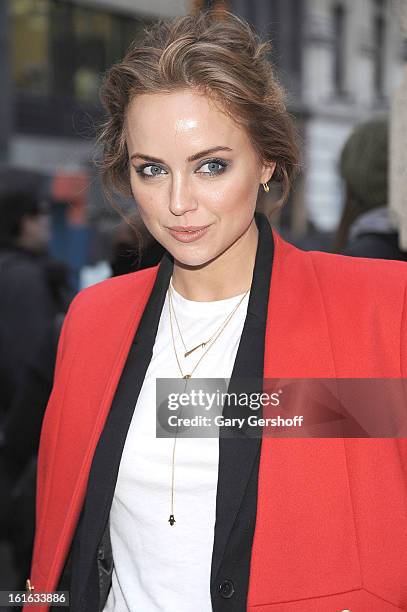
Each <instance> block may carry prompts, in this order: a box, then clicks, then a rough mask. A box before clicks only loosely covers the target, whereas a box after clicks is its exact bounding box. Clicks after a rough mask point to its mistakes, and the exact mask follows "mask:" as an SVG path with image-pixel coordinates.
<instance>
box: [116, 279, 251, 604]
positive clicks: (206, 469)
mask: <svg viewBox="0 0 407 612" xmlns="http://www.w3.org/2000/svg"><path fill="white" fill-rule="evenodd" d="M172 295H173V305H174V310H175V313H176V316H177V320H178V322H179V325H180V329H181V333H182V336H183V338H184V341H185V344H186V346H187V348H188V349H189V348H192V347H194V346H196V345H197V344H198V343H199V342H203V341H205V340H207V339H208V338H209V337H210V336H211V334H212V333H213V332H215V331H216V330H217V329H218V328H219V326H220V325H221V324H222V322H223V321H224V320H225V319H226V317H227V316H228V314H230V313H231V312H232V310H233V308H234V307H235V306H236V304H237V303H238V302H239V301H240V300H241V298H242V295H240V296H236V297H233V298H229V299H226V300H219V301H214V302H195V301H191V300H187V299H185V298H184V297H183V296H181V295H180V294H179V293H177V292H176V291H175V290H174V289H173V290H172ZM248 300H249V294H247V295H246V297H245V298H244V300H243V302H242V303H241V305H240V306H239V308H238V309H237V311H236V312H235V314H234V315H233V317H232V318H231V320H230V321H229V323H228V325H226V327H225V329H224V330H223V332H222V333H221V335H220V336H219V338H218V339H217V340H216V342H215V343H214V345H213V346H212V347H211V349H210V350H209V351H208V354H207V355H206V356H205V357H204V358H203V359H202V361H201V363H200V364H199V366H198V368H197V369H196V371H195V372H194V374H193V376H194V377H199V378H204V377H207V378H230V376H231V374H232V370H233V365H234V362H235V357H236V352H237V348H238V346H239V342H240V336H241V333H242V329H243V324H244V320H245V317H246V312H247V305H248ZM174 323H175V322H174ZM173 329H174V336H175V343H176V348H177V352H178V356H179V359H180V363H181V368H182V370H183V372H184V373H189V372H190V371H191V370H192V368H193V367H194V365H195V364H196V363H197V361H198V360H199V358H200V356H201V355H202V352H203V351H205V349H206V348H207V347H205V348H203V349H201V348H199V349H197V350H196V351H194V353H192V354H191V355H189V356H188V357H187V358H184V352H185V351H184V349H183V345H182V343H181V339H180V336H179V333H178V330H177V328H176V324H174V325H173ZM172 377H175V378H180V372H179V369H178V365H177V362H176V359H175V355H174V348H173V344H172V340H171V328H170V320H169V310H168V294H167V297H166V300H165V303H164V307H163V310H162V313H161V317H160V322H159V326H158V332H157V336H156V340H155V344H154V349H153V356H152V359H151V362H150V365H149V367H148V369H147V372H146V376H145V380H144V383H143V386H142V388H141V391H140V395H139V398H138V400H137V404H136V408H135V411H134V414H133V418H132V421H131V424H130V428H129V431H128V435H127V438H126V442H125V445H124V449H123V454H122V458H121V463H120V469H119V474H118V479H117V483H116V488H115V493H114V498H113V502H112V507H111V512H110V536H111V542H112V549H113V559H114V570H113V575H112V588H111V589H110V592H109V596H108V599H107V602H106V605H105V607H104V612H191V611H192V610H194V611H195V610H199V612H206V611H208V612H209V611H211V610H212V604H211V597H210V571H211V561H212V549H213V536H214V525H215V511H216V490H217V481H218V462H219V439H218V438H190V439H187V438H180V437H179V438H177V442H176V450H175V477H174V515H175V519H176V523H175V525H173V526H171V525H170V524H169V522H168V518H169V515H170V514H171V476H172V452H173V447H174V439H173V438H156V410H155V397H156V391H155V384H156V378H172Z"/></svg>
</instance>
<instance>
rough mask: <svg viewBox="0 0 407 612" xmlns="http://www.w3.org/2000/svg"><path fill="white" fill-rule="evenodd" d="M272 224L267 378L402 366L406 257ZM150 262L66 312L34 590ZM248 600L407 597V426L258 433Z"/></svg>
mask: <svg viewBox="0 0 407 612" xmlns="http://www.w3.org/2000/svg"><path fill="white" fill-rule="evenodd" d="M273 235H274V241H275V256H274V263H273V273H272V281H271V289H270V298H269V309H268V318H267V331H266V348H265V355H264V375H265V377H266V378H278V377H287V378H288V377H321V378H322V377H325V378H330V377H368V378H369V377H407V346H406V338H407V313H406V286H407V267H406V265H405V263H402V262H389V261H383V260H366V259H354V258H349V257H343V256H339V255H330V254H326V253H319V252H303V251H301V250H299V249H297V248H295V247H293V246H292V245H290V244H288V243H287V242H285V241H284V240H282V238H281V237H280V236H279V235H278V234H277V232H275V231H273ZM156 273H157V268H150V269H147V270H143V271H141V272H137V273H134V274H129V275H126V276H122V277H117V278H114V279H109V280H107V281H104V282H103V283H100V284H98V285H95V286H93V287H90V288H89V289H86V290H85V291H82V292H81V293H80V294H79V296H78V297H77V298H76V299H75V300H74V302H73V304H72V306H71V308H70V311H69V314H68V316H67V319H66V322H65V325H64V328H63V332H62V336H61V341H60V344H59V349H58V358H57V367H56V377H55V384H54V389H53V392H52V395H51V398H50V402H49V405H48V408H47V412H46V416H45V420H44V425H43V431H42V437H41V446H40V455H39V474H38V499H37V531H36V538H35V547H34V556H33V565H32V573H31V582H32V584H33V585H34V587H35V590H36V591H37V592H38V591H52V590H54V589H55V588H56V585H57V584H58V579H59V576H60V574H61V571H62V568H63V565H64V561H65V559H66V556H67V553H68V551H69V547H70V543H71V540H72V537H73V533H74V531H75V527H76V524H77V520H78V516H79V513H80V510H81V506H82V502H83V499H84V495H85V491H86V484H87V479H88V475H89V469H90V465H91V462H92V457H93V454H94V451H95V447H96V444H97V441H98V438H99V436H100V433H101V431H102V429H103V425H104V422H105V419H106V416H107V414H108V412H109V408H110V405H111V403H112V398H113V396H114V392H115V389H116V386H117V384H118V381H119V378H120V375H121V372H122V369H123V366H124V364H125V361H126V356H127V354H128V351H129V347H130V343H131V341H132V339H133V337H134V334H135V330H136V329H137V326H138V323H139V321H140V318H141V315H142V313H143V309H144V307H145V305H146V302H147V300H148V296H149V294H150V292H151V289H152V287H153V284H154V280H155V276H156ZM271 347H272V349H271ZM36 609H40V610H42V611H44V612H45V610H47V609H48V608H47V607H46V606H43V607H41V608H36ZM247 609H248V610H249V611H250V612H297V611H298V612H318V611H319V612H340V611H341V610H352V612H372V611H380V612H394V611H395V610H407V439H360V438H357V439H355V438H354V439H351V438H349V439H343V438H339V439H274V438H264V440H263V443H262V447H261V457H260V468H259V484H258V504H257V518H256V528H255V534H254V541H253V548H252V554H251V565H250V581H249V594H248V608H247ZM27 610H28V608H27Z"/></svg>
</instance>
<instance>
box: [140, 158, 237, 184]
mask: <svg viewBox="0 0 407 612" xmlns="http://www.w3.org/2000/svg"><path fill="white" fill-rule="evenodd" d="M212 164H217V165H218V166H219V168H218V169H217V170H210V171H209V172H198V174H204V175H207V176H208V177H209V178H212V177H216V176H219V175H220V174H222V173H223V172H225V170H226V169H227V168H228V166H229V165H230V162H228V161H226V160H225V159H219V158H217V157H214V158H212V159H208V160H206V161H204V162H203V163H202V164H201V166H199V168H198V169H201V168H204V167H205V166H210V165H212ZM147 168H151V169H153V170H158V171H159V172H151V173H146V172H144V170H146V169H147ZM161 170H164V168H163V167H162V166H159V165H158V164H149V163H145V164H141V165H140V166H136V173H137V174H138V175H139V176H140V178H142V179H147V180H149V179H152V178H154V177H156V176H163V174H162V173H161V172H160V171H161ZM164 174H166V173H165V172H164Z"/></svg>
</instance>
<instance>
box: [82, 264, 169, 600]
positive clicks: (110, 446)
mask: <svg viewBox="0 0 407 612" xmlns="http://www.w3.org/2000/svg"><path fill="white" fill-rule="evenodd" d="M172 269H173V261H172V259H171V257H170V256H169V255H168V254H167V253H165V254H164V256H163V259H162V260H161V263H160V267H159V270H158V273H157V277H156V280H155V283H154V286H153V289H152V292H151V294H150V298H149V300H148V302H147V304H146V307H145V309H144V312H143V315H142V318H141V320H140V324H139V326H138V329H137V331H136V334H135V337H134V341H133V343H132V345H131V348H130V351H129V354H128V357H127V360H126V364H125V366H124V368H123V372H122V375H121V378H120V381H119V384H118V386H117V389H116V393H115V396H114V399H113V402H112V406H111V409H110V412H109V414H108V417H107V420H106V423H105V426H104V429H103V431H102V434H101V436H100V438H99V442H98V445H97V447H96V451H95V454H94V457H93V462H92V466H91V470H90V475H89V481H88V487H87V492H86V498H85V502H84V506H83V511H82V519H81V522H80V526H79V527H78V531H77V534H76V536H75V542H74V550H75V558H76V563H75V567H74V568H73V572H72V587H73V588H72V594H71V597H72V603H73V604H74V603H75V604H78V599H81V598H82V597H84V598H85V599H84V600H83V601H82V604H81V605H83V604H85V608H84V609H86V610H88V611H89V612H91V610H92V606H93V601H94V597H93V594H94V593H93V591H92V589H93V588H94V587H93V586H92V585H90V583H91V582H92V580H89V581H88V577H89V576H90V575H91V571H92V568H93V567H94V565H95V563H94V562H95V555H96V552H97V547H98V544H99V542H100V539H101V537H102V534H103V531H104V528H105V525H106V522H107V520H108V516H109V512H110V508H111V505H112V500H113V495H114V490H115V486H116V480H117V475H118V471H119V466H120V460H121V456H122V452H123V447H124V443H125V440H126V436H127V432H128V428H129V426H130V422H131V419H132V416H133V412H134V408H135V406H136V402H137V398H138V396H139V393H140V390H141V387H142V384H143V381H144V377H145V373H146V371H147V368H148V365H149V363H150V360H151V357H152V354H153V346H154V341H155V336H156V333H157V329H158V324H159V321H160V316H161V311H162V308H163V305H164V302H165V296H166V292H167V288H168V285H169V282H170V278H171V274H172ZM77 547H79V548H77ZM87 589H88V590H87ZM89 589H90V591H89ZM77 598H78V599H77ZM86 606H87V607H86ZM74 609H76V608H75V607H74ZM78 609H79V607H78Z"/></svg>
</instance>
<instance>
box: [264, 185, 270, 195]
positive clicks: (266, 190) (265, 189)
mask: <svg viewBox="0 0 407 612" xmlns="http://www.w3.org/2000/svg"><path fill="white" fill-rule="evenodd" d="M263 189H264V191H265V192H266V193H268V192H269V191H270V187H269V186H268V184H267V183H263Z"/></svg>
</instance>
